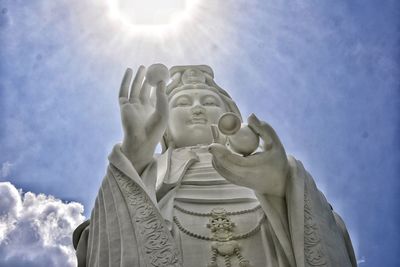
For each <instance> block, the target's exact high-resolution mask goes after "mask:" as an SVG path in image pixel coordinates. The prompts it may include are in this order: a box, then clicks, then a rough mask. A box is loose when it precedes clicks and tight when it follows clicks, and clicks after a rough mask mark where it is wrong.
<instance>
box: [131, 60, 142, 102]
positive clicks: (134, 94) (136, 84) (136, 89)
mask: <svg viewBox="0 0 400 267" xmlns="http://www.w3.org/2000/svg"><path fill="white" fill-rule="evenodd" d="M145 74H146V68H145V67H144V66H142V65H141V66H140V67H139V68H138V70H137V72H136V75H135V78H134V79H133V82H132V86H131V94H130V96H129V102H133V101H135V100H137V99H138V98H139V94H140V89H141V88H142V84H143V80H144V76H145Z"/></svg>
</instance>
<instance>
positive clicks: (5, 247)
mask: <svg viewBox="0 0 400 267" xmlns="http://www.w3.org/2000/svg"><path fill="white" fill-rule="evenodd" d="M0 196H1V197H0V199H1V201H0V266H14V267H17V266H60V267H62V266H66V267H69V266H71V267H72V266H76V260H75V252H74V249H73V247H72V232H73V230H74V229H75V228H76V227H77V226H78V225H79V224H80V223H81V222H82V221H83V220H84V219H85V218H84V216H83V215H82V213H83V206H82V205H81V204H80V203H77V202H70V203H64V202H62V201H61V200H60V199H56V198H54V197H53V196H48V195H44V194H34V193H31V192H27V193H23V192H22V191H21V190H17V189H16V188H15V186H14V185H12V184H11V183H9V182H2V183H0Z"/></svg>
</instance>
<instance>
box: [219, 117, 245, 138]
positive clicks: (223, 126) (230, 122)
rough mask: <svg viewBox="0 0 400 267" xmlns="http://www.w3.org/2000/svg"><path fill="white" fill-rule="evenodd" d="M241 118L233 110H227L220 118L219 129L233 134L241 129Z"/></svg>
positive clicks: (225, 133) (226, 133) (227, 133)
mask: <svg viewBox="0 0 400 267" xmlns="http://www.w3.org/2000/svg"><path fill="white" fill-rule="evenodd" d="M240 125H241V121H240V118H239V117H238V116H237V115H236V114H235V113H233V112H226V113H224V114H222V116H221V117H220V118H219V120H218V129H219V131H220V132H221V133H223V134H224V135H233V134H235V133H236V132H237V131H239V129H240Z"/></svg>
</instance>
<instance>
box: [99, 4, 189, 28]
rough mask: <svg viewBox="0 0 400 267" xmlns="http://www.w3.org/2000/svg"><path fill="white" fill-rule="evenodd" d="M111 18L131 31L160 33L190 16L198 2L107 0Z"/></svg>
mask: <svg viewBox="0 0 400 267" xmlns="http://www.w3.org/2000/svg"><path fill="white" fill-rule="evenodd" d="M107 1H108V5H109V8H110V17H111V18H112V19H113V20H116V21H119V22H121V23H122V24H124V26H127V27H129V28H131V30H136V31H145V32H147V33H150V32H160V31H163V30H165V29H166V28H168V27H173V26H174V25H176V24H177V23H178V22H179V21H181V20H183V19H184V18H185V17H188V16H189V14H188V13H189V12H190V9H191V8H192V7H193V5H194V3H195V2H196V0H168V1H166V0H107Z"/></svg>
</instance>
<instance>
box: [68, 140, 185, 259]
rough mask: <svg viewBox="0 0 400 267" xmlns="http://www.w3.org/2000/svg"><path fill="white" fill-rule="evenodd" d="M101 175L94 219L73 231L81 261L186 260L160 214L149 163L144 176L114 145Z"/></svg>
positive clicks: (118, 147) (92, 217)
mask: <svg viewBox="0 0 400 267" xmlns="http://www.w3.org/2000/svg"><path fill="white" fill-rule="evenodd" d="M109 161H110V164H109V166H108V169H107V173H106V176H105V177H104V179H103V182H102V184H101V187H100V190H99V193H98V195H97V197H96V202H95V206H94V208H93V210H92V213H91V216H90V223H89V222H85V225H81V226H80V227H78V228H77V229H76V230H75V232H74V236H73V237H74V246H75V248H76V250H77V257H78V266H79V267H83V266H113V267H114V266H121V267H122V266H140V267H150V266H174V267H178V266H182V260H181V255H180V253H179V250H178V249H177V247H176V244H175V242H174V240H173V238H172V236H171V234H170V232H169V230H168V228H167V227H166V225H165V222H164V220H163V218H162V216H161V215H160V212H159V209H158V207H157V204H156V202H155V201H156V200H155V190H151V188H149V187H148V186H146V183H148V184H153V183H155V179H156V178H155V175H156V174H155V173H154V172H153V171H152V170H154V169H156V167H155V166H154V164H156V161H154V162H153V163H151V165H150V166H149V167H148V170H146V171H145V173H144V175H145V176H150V177H147V178H149V179H152V176H154V177H153V180H154V181H149V180H146V181H145V182H143V181H142V179H141V177H140V176H139V175H138V174H137V172H136V170H135V169H134V168H133V166H132V164H131V163H130V161H129V160H128V159H127V158H126V157H125V156H124V154H123V153H122V152H121V149H120V146H119V145H116V146H115V147H114V149H113V151H112V153H111V154H110V156H109Z"/></svg>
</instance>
